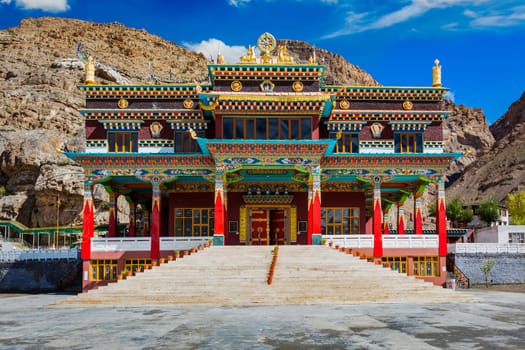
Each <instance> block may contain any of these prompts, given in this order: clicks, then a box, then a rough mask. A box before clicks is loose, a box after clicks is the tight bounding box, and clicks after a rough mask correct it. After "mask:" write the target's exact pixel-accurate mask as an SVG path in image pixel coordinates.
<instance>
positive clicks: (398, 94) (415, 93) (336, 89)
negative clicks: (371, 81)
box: [321, 85, 449, 101]
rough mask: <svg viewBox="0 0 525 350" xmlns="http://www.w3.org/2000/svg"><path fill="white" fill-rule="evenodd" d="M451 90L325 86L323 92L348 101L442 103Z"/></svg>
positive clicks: (422, 87) (409, 87) (414, 87)
mask: <svg viewBox="0 0 525 350" xmlns="http://www.w3.org/2000/svg"><path fill="white" fill-rule="evenodd" d="M448 90H449V89H448V88H444V87H431V86H428V87H425V86H408V87H405V86H372V87H367V86H334V85H330V86H323V87H322V88H321V91H323V92H326V93H331V94H335V96H336V97H337V98H338V99H341V98H345V99H347V100H378V99H380V100H408V101H440V100H442V99H443V97H444V95H445V94H446V93H447V91H448Z"/></svg>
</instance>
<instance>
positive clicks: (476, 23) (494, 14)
mask: <svg viewBox="0 0 525 350" xmlns="http://www.w3.org/2000/svg"><path fill="white" fill-rule="evenodd" d="M463 14H464V15H465V16H467V17H470V18H472V21H471V22H470V25H471V26H472V27H511V26H514V25H518V24H520V23H522V22H524V21H525V6H516V7H512V8H509V9H499V10H492V11H485V12H483V11H480V12H474V11H470V10H466V11H465V12H463Z"/></svg>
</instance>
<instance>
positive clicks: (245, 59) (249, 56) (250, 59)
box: [241, 45, 257, 63]
mask: <svg viewBox="0 0 525 350" xmlns="http://www.w3.org/2000/svg"><path fill="white" fill-rule="evenodd" d="M255 62H257V57H255V52H254V49H253V46H251V45H248V51H247V52H246V56H241V63H255Z"/></svg>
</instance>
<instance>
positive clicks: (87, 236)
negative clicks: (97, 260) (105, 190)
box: [82, 181, 95, 260]
mask: <svg viewBox="0 0 525 350" xmlns="http://www.w3.org/2000/svg"><path fill="white" fill-rule="evenodd" d="M83 214H84V217H83V221H82V260H90V259H91V238H93V236H94V235H95V215H94V205H93V184H92V183H91V181H86V182H85V183H84V209H83Z"/></svg>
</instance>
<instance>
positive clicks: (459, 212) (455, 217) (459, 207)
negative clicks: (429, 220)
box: [447, 197, 463, 222]
mask: <svg viewBox="0 0 525 350" xmlns="http://www.w3.org/2000/svg"><path fill="white" fill-rule="evenodd" d="M447 218H448V219H449V220H450V221H452V222H460V221H463V203H461V199H459V197H456V198H454V199H453V200H451V201H450V202H449V203H447Z"/></svg>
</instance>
